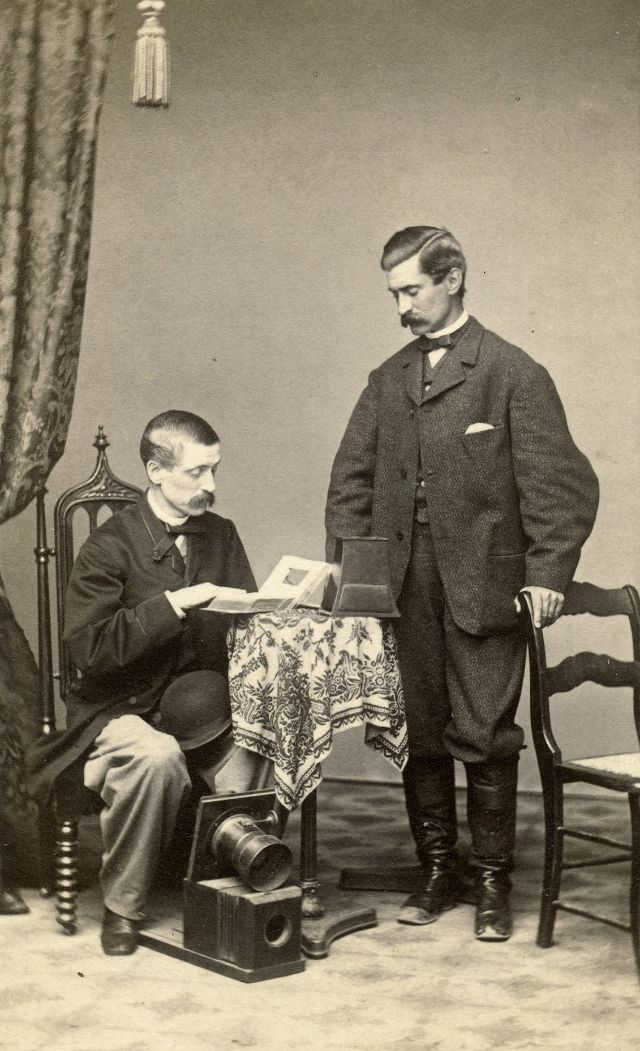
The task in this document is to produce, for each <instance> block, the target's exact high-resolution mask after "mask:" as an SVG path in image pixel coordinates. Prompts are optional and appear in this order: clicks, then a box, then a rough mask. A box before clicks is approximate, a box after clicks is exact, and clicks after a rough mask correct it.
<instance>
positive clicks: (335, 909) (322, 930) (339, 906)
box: [300, 886, 378, 960]
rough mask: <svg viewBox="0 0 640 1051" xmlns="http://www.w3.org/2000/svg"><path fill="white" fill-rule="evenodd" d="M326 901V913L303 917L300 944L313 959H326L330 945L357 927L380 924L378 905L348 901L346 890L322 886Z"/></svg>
mask: <svg viewBox="0 0 640 1051" xmlns="http://www.w3.org/2000/svg"><path fill="white" fill-rule="evenodd" d="M322 904H323V907H324V908H325V912H324V914H323V915H322V916H314V917H307V916H304V912H303V917H302V932H301V937H300V948H301V949H302V951H303V953H304V955H305V956H307V957H308V958H309V959H311V960H322V959H324V957H325V956H328V955H329V946H330V945H331V943H332V942H334V941H335V940H336V938H342V937H343V936H344V935H345V934H353V933H354V932H355V931H364V930H367V929H368V928H369V927H377V926H378V917H377V914H376V910H375V909H371V908H362V907H361V908H354V904H355V903H352V904H351V905H350V904H349V902H348V900H347V901H345V897H344V894H337V893H335V892H334V893H332V892H331V890H329V889H328V888H326V887H324V886H323V888H322Z"/></svg>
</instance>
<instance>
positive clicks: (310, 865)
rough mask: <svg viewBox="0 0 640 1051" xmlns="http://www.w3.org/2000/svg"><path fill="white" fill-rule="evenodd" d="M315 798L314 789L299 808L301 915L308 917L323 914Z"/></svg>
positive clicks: (314, 917) (312, 917) (317, 916)
mask: <svg viewBox="0 0 640 1051" xmlns="http://www.w3.org/2000/svg"><path fill="white" fill-rule="evenodd" d="M316 812H317V799H316V793H315V789H314V791H313V792H310V793H309V795H308V796H307V797H306V799H304V800H303V801H302V806H301V808H300V886H301V888H302V915H303V916H306V917H308V918H309V919H317V918H319V917H320V916H324V907H323V905H322V902H321V901H320V883H319V882H318V839H317V831H316Z"/></svg>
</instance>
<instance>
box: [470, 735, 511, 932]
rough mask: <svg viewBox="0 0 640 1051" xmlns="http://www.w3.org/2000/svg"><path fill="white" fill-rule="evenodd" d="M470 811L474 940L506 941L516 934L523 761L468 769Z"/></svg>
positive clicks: (503, 761)
mask: <svg viewBox="0 0 640 1051" xmlns="http://www.w3.org/2000/svg"><path fill="white" fill-rule="evenodd" d="M465 765H466V770H467V807H468V820H469V828H470V831H471V842H472V845H473V852H472V855H471V859H470V864H471V866H472V867H473V868H474V869H475V872H476V879H475V884H476V918H475V928H474V929H475V936H476V938H478V939H479V940H480V941H506V940H507V939H508V938H510V937H511V933H512V931H513V918H512V914H511V903H510V893H511V880H510V879H509V872H511V870H512V869H513V851H514V848H515V833H516V798H517V795H516V793H517V785H518V756H512V757H510V758H508V759H503V760H501V761H496V762H489V763H469V764H465Z"/></svg>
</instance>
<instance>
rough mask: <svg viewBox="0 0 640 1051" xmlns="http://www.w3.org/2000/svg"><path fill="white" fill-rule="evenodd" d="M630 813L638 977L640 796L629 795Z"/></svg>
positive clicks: (632, 907)
mask: <svg viewBox="0 0 640 1051" xmlns="http://www.w3.org/2000/svg"><path fill="white" fill-rule="evenodd" d="M629 809H630V811H631V890H630V894H629V922H630V926H631V938H632V941H633V951H634V953H635V957H636V967H637V969H638V977H640V796H639V795H637V793H635V792H630V793H629Z"/></svg>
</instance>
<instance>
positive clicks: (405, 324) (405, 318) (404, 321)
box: [400, 314, 420, 328]
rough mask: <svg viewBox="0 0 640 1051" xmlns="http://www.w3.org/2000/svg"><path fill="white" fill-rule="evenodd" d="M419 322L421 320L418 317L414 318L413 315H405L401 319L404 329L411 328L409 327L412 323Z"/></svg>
mask: <svg viewBox="0 0 640 1051" xmlns="http://www.w3.org/2000/svg"><path fill="white" fill-rule="evenodd" d="M419 320H420V319H419V318H417V317H414V316H413V314H403V315H402V317H401V318H400V324H401V325H402V327H403V328H409V325H410V324H411V322H412V321H413V322H415V321H419Z"/></svg>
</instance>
